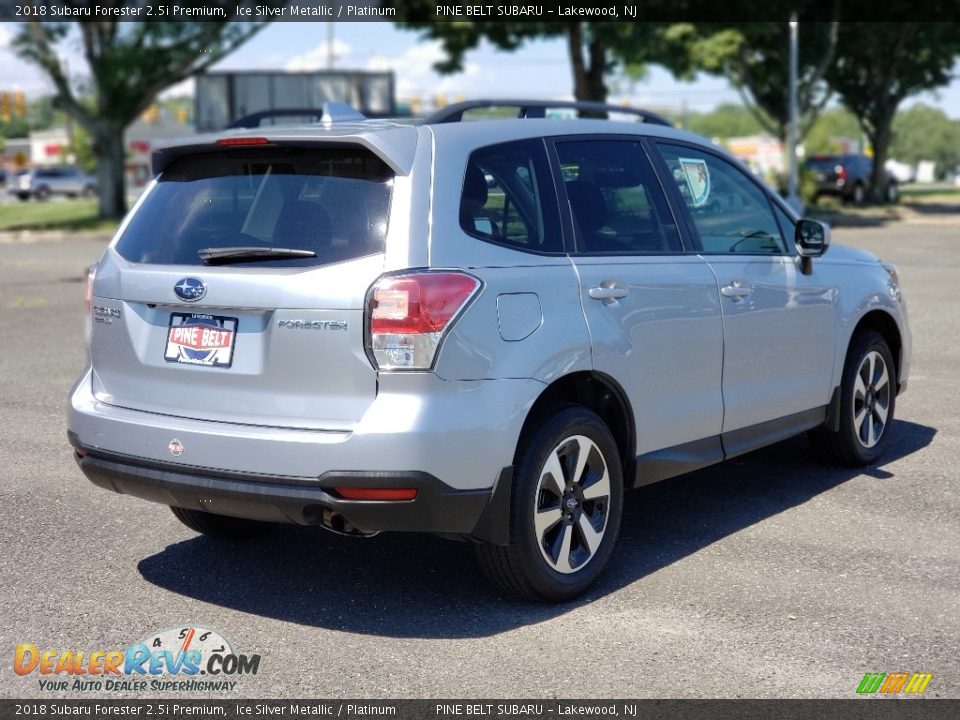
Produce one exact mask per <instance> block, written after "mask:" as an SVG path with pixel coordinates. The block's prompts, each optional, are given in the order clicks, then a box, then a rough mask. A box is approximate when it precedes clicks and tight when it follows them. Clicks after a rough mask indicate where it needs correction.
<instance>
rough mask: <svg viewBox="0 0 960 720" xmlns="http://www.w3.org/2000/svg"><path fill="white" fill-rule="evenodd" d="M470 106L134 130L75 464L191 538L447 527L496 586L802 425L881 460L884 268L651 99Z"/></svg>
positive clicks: (835, 444) (888, 284)
mask: <svg viewBox="0 0 960 720" xmlns="http://www.w3.org/2000/svg"><path fill="white" fill-rule="evenodd" d="M498 104H499V103H498ZM484 105H485V104H484V103H482V102H477V103H467V104H461V105H457V106H453V107H451V108H448V109H447V110H446V111H443V112H442V113H440V114H438V115H436V116H434V117H432V118H430V119H428V120H427V121H426V122H424V123H422V124H419V125H402V124H396V123H392V122H388V121H372V120H365V119H364V118H363V117H362V116H359V115H357V114H356V113H353V112H351V111H350V110H349V109H347V108H345V107H344V106H330V107H328V108H327V111H326V114H325V116H324V120H323V122H321V123H318V124H315V125H310V126H306V127H298V128H277V129H262V128H261V129H257V130H254V131H251V130H235V131H230V132H227V133H225V134H221V135H217V136H204V137H197V138H195V139H193V140H190V141H189V142H188V143H186V144H181V145H177V146H175V147H169V148H165V149H161V150H158V151H157V152H155V154H154V157H153V167H154V171H155V173H156V179H155V180H154V182H153V183H152V184H151V185H150V187H149V188H148V189H147V190H146V191H145V192H144V193H143V195H142V196H141V198H140V199H139V201H138V202H137V204H136V206H135V207H134V208H133V210H132V211H131V212H130V214H129V215H128V217H127V218H126V219H125V220H124V222H123V223H122V225H121V226H120V228H119V229H118V231H117V233H116V237H115V238H114V239H113V242H112V243H111V244H110V246H109V247H108V248H107V250H106V251H105V252H104V253H103V256H102V257H101V259H100V261H99V262H98V263H97V265H96V266H95V267H94V268H93V269H92V271H91V274H90V278H89V282H88V289H87V302H88V312H89V316H90V322H91V338H90V362H89V366H88V367H87V369H86V370H85V371H84V373H83V375H82V376H81V377H80V379H79V380H78V381H77V384H76V386H75V387H74V388H73V390H72V392H71V396H70V413H69V438H70V442H71V444H72V445H73V447H74V448H75V450H76V458H77V461H78V463H79V465H80V467H81V469H82V470H83V472H84V473H85V474H86V475H87V476H88V477H89V478H90V479H91V480H92V481H93V482H94V483H96V484H97V485H99V486H101V487H104V488H107V489H109V490H113V491H115V492H119V493H125V494H129V495H134V496H137V497H140V498H144V499H147V500H152V501H154V502H159V503H163V504H165V505H169V506H170V507H172V508H173V512H174V513H175V514H176V516H177V517H178V518H179V519H180V520H182V521H183V522H184V523H185V524H186V525H188V526H189V527H191V528H193V529H195V530H197V531H200V532H203V533H207V534H209V535H214V536H221V537H228V538H241V537H248V536H251V535H253V534H255V533H256V532H257V531H259V530H261V529H263V528H266V527H269V523H272V522H292V523H298V524H302V525H319V526H323V527H326V528H327V529H331V530H335V531H337V532H341V533H347V534H358V535H363V534H369V533H375V532H379V531H391V530H392V531H417V532H428V533H436V534H440V535H444V536H449V537H456V538H462V539H468V540H470V541H472V542H473V543H475V546H476V550H477V557H478V558H479V561H480V565H481V567H482V568H483V570H484V572H485V573H486V575H487V576H488V577H489V578H490V579H491V580H492V581H493V582H494V583H495V584H496V585H497V586H498V587H499V588H500V589H502V590H504V591H506V592H509V593H513V594H517V595H520V596H524V597H529V598H535V599H541V600H564V599H568V598H571V597H574V596H576V595H577V594H578V593H581V592H582V591H584V590H585V589H586V588H587V587H588V586H589V585H590V584H591V583H592V582H593V581H594V580H595V578H596V577H597V576H598V575H599V574H600V572H601V570H602V569H603V567H604V565H605V564H606V563H607V561H608V559H609V558H610V555H611V552H612V551H613V548H614V544H615V541H616V537H617V531H618V529H619V525H620V517H621V508H622V504H623V492H624V490H626V489H629V488H634V487H637V486H641V485H645V484H647V483H652V482H656V481H658V480H662V479H664V478H668V477H671V476H675V475H679V474H681V473H684V472H687V471H690V470H693V469H696V468H700V467H703V466H706V465H709V464H711V463H717V462H720V461H722V460H724V459H726V458H730V457H733V456H736V455H740V454H742V453H746V452H749V451H751V450H754V449H756V448H759V447H761V446H764V445H768V444H770V443H774V442H777V441H779V440H782V439H784V438H786V437H789V436H791V435H795V434H798V433H802V432H808V433H809V435H810V438H811V440H812V441H813V444H814V445H815V446H817V447H818V448H820V449H821V450H822V451H823V452H824V454H825V455H826V456H827V457H828V458H831V459H832V460H834V461H836V462H838V463H842V464H845V465H867V464H870V463H872V462H874V461H876V460H877V459H878V458H879V457H880V455H881V453H882V452H883V449H884V446H885V445H886V443H887V441H888V440H889V437H890V434H891V432H893V429H894V425H893V417H894V405H895V402H896V397H897V394H898V393H899V392H901V391H902V390H903V389H904V388H905V386H906V381H907V375H908V370H909V364H910V331H909V329H908V326H907V317H906V309H905V306H904V302H903V299H902V297H901V293H900V288H899V285H898V278H897V272H896V269H895V268H893V267H892V266H890V265H886V264H883V263H881V262H880V261H879V260H877V258H875V257H874V256H873V255H871V254H869V253H866V252H863V251H860V250H854V249H851V248H845V247H837V246H834V247H829V230H828V228H827V227H825V226H824V225H822V224H821V223H819V222H816V221H813V220H807V219H798V218H796V217H795V216H794V214H793V213H792V212H791V210H790V209H789V208H788V207H787V206H786V205H784V204H783V202H782V201H781V200H780V199H779V198H778V197H776V196H775V195H773V194H771V192H769V191H768V190H767V189H766V188H765V187H764V186H763V185H761V184H760V183H758V181H757V180H756V179H755V178H754V176H753V175H752V174H751V173H750V172H749V171H747V170H746V169H744V168H743V166H741V165H740V164H739V163H738V162H737V161H736V160H734V159H733V158H732V157H730V156H729V155H728V154H727V153H725V152H724V151H723V150H721V149H719V148H717V147H716V146H714V145H713V144H711V143H710V142H708V141H706V140H704V139H703V138H700V137H698V136H696V135H692V134H690V133H687V132H683V131H680V130H676V129H674V128H672V127H669V126H668V125H667V124H666V123H665V122H663V121H662V120H660V119H659V118H658V117H656V116H655V115H652V114H650V113H645V112H643V111H639V112H638V113H637V114H638V116H639V120H640V121H639V122H632V121H631V122H614V121H607V120H587V119H572V118H571V119H550V118H549V117H544V116H545V115H547V114H548V113H547V112H546V110H547V109H548V108H547V105H549V106H551V107H553V106H561V105H565V104H563V103H549V104H548V103H523V102H519V103H511V105H512V106H515V107H517V108H518V117H517V119H505V120H504V119H501V120H482V121H476V122H464V121H463V115H464V112H468V113H469V112H470V111H472V109H473V108H475V107H478V106H480V107H482V106H484ZM566 105H567V106H572V107H574V109H578V108H579V109H582V108H583V107H584V106H583V105H582V104H581V105H574V104H566ZM587 109H589V110H597V109H598V108H597V107H596V106H592V105H591V106H587ZM567 110H568V111H569V107H568V108H567ZM617 110H618V111H622V108H617ZM828 247H829V250H830V252H829V253H827V252H826V251H827V250H828ZM825 253H826V255H825Z"/></svg>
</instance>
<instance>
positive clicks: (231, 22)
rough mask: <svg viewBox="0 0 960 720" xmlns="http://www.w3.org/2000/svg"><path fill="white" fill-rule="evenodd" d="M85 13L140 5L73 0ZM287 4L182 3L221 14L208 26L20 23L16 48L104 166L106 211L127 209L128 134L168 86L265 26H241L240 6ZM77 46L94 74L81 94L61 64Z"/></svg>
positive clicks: (279, 1) (278, 0)
mask: <svg viewBox="0 0 960 720" xmlns="http://www.w3.org/2000/svg"><path fill="white" fill-rule="evenodd" d="M71 2H73V3H76V4H78V5H79V4H83V5H84V6H86V7H91V8H92V7H95V6H102V7H104V8H110V9H115V8H117V7H118V6H127V5H129V6H136V7H142V3H141V2H139V1H138V0H96V2H83V3H81V2H80V0H71ZM257 4H259V5H273V6H279V5H283V4H285V3H284V1H283V0H240V1H239V2H235V1H234V0H229V1H224V0H189V1H188V0H182V1H181V2H180V4H179V6H180V7H188V6H196V7H205V8H208V9H209V8H214V7H217V8H221V9H222V10H223V11H224V17H223V18H219V19H217V18H211V17H205V18H204V22H193V21H182V22H173V21H138V22H119V21H116V20H98V21H97V22H80V21H77V22H73V23H69V22H41V21H38V20H31V21H28V22H25V23H23V24H22V25H21V28H20V31H19V34H18V35H17V36H16V38H15V39H14V43H13V46H14V48H15V49H16V50H17V51H18V52H19V54H20V56H21V57H22V58H23V59H24V60H26V61H28V62H30V63H33V64H34V65H36V66H38V67H39V68H40V69H41V70H43V71H44V73H46V75H47V76H48V77H49V79H50V80H51V81H52V82H53V85H54V88H55V89H56V99H55V102H56V105H57V107H58V108H59V109H61V110H63V111H64V112H66V113H67V114H69V115H70V116H71V117H72V118H73V119H74V121H75V122H76V123H77V124H78V125H79V126H81V127H83V128H84V129H85V130H86V131H87V132H88V133H89V134H90V136H91V137H92V138H93V140H94V142H93V147H94V149H95V152H96V155H97V159H98V161H99V162H98V165H99V167H100V212H101V215H103V216H104V217H117V216H119V215H122V214H123V213H124V212H125V211H126V199H125V193H124V189H123V131H124V129H125V128H126V127H127V125H129V124H130V123H131V122H133V121H134V120H135V119H136V117H137V116H138V115H139V114H140V113H141V112H143V110H144V109H146V108H147V107H149V105H150V104H151V103H152V102H153V101H154V99H155V98H156V96H157V95H158V94H159V93H160V92H161V91H162V90H164V89H165V88H167V87H169V86H170V85H173V84H174V83H177V82H179V81H181V80H183V79H184V78H186V77H189V76H191V75H194V74H196V73H199V72H201V71H203V70H205V69H206V68H208V67H209V66H210V65H212V64H213V63H215V62H217V61H218V60H220V59H221V58H222V57H224V56H225V55H227V54H229V53H230V52H232V51H233V50H234V49H235V48H236V47H237V46H239V45H240V44H241V43H243V42H245V41H246V40H247V39H249V38H250V37H251V36H252V35H254V34H255V33H256V32H258V31H259V30H261V29H262V28H264V27H265V26H266V23H263V22H252V21H240V20H238V19H237V18H238V17H239V15H238V12H239V10H240V8H251V7H253V6H254V5H257ZM76 41H79V43H80V45H81V46H82V49H83V54H84V57H85V58H86V61H87V64H88V66H89V67H88V70H89V77H90V79H89V83H90V84H89V87H88V88H80V87H77V86H76V84H75V83H74V82H73V80H72V78H70V77H68V76H67V72H66V70H65V69H64V67H63V66H62V64H61V60H60V54H61V51H62V45H63V43H66V42H76Z"/></svg>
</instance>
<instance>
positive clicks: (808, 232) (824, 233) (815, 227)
mask: <svg viewBox="0 0 960 720" xmlns="http://www.w3.org/2000/svg"><path fill="white" fill-rule="evenodd" d="M794 241H795V242H796V244H797V253H798V254H799V255H800V257H802V258H814V257H820V256H821V255H823V254H824V253H825V252H826V251H827V248H828V247H830V226H829V225H827V224H826V223H822V222H820V221H819V220H811V219H809V218H801V219H800V220H797V232H796V234H795V235H794Z"/></svg>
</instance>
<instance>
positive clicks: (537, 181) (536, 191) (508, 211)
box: [460, 140, 563, 252]
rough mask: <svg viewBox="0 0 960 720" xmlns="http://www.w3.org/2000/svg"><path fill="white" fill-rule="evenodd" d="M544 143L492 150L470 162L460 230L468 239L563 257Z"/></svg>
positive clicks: (521, 143)
mask: <svg viewBox="0 0 960 720" xmlns="http://www.w3.org/2000/svg"><path fill="white" fill-rule="evenodd" d="M556 205H557V203H556V199H555V196H554V193H553V186H552V180H551V177H550V169H549V166H548V164H547V158H546V153H545V151H544V148H543V143H542V142H540V141H537V140H521V141H519V142H510V143H504V144H502V145H492V146H490V147H486V148H482V149H480V150H477V151H476V152H474V153H473V154H472V155H471V156H470V159H469V160H468V162H467V167H466V171H465V174H464V179H463V192H462V194H461V197H460V227H461V228H462V229H463V231H464V232H466V233H467V234H468V235H472V236H473V237H476V238H479V239H481V240H486V241H489V242H495V243H498V244H502V245H507V246H510V247H514V248H516V249H518V250H528V251H534V252H561V251H562V250H563V246H562V243H561V237H560V220H559V217H558V215H557V210H556Z"/></svg>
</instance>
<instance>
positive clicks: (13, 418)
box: [0, 216, 960, 698]
mask: <svg viewBox="0 0 960 720" xmlns="http://www.w3.org/2000/svg"><path fill="white" fill-rule="evenodd" d="M956 217H958V218H960V216H956ZM834 242H841V243H849V244H853V245H857V246H860V247H863V248H866V249H869V250H872V251H874V252H876V253H878V254H879V255H880V256H882V257H883V258H884V259H885V260H889V261H892V262H895V263H897V264H898V265H899V266H900V270H901V277H902V282H903V286H904V290H905V293H906V295H907V298H908V302H909V306H910V314H911V323H912V327H913V334H914V365H913V373H912V376H911V379H910V388H909V390H908V392H907V393H906V394H905V395H903V396H902V397H901V398H900V399H899V402H898V406H897V415H898V420H897V423H896V426H895V437H894V438H893V442H892V445H891V447H890V448H889V453H888V456H887V457H886V458H885V460H884V461H883V463H882V464H879V465H877V466H875V467H871V468H868V469H867V470H866V471H864V472H855V471H849V470H836V469H833V468H830V467H827V466H825V465H823V464H821V463H820V462H819V461H818V460H816V459H815V458H814V457H813V456H812V454H811V453H810V452H809V451H808V448H807V445H806V442H805V441H804V439H802V438H798V439H794V440H789V441H787V442H784V443H781V444H779V445H777V446H775V447H772V448H769V449H766V450H763V451H760V452H758V453H754V454H751V455H748V456H745V457H742V458H739V459H737V460H735V461H732V462H730V463H727V464H725V465H721V466H718V467H714V468H708V469H706V470H703V471H700V472H697V473H694V474H692V475H688V476H685V477H681V478H676V479H674V480H669V481H666V482H663V483H660V484H658V485H655V486H651V487H648V488H645V489H643V490H640V491H636V492H634V493H631V494H628V496H627V503H626V510H625V518H624V525H623V531H622V534H621V539H620V543H619V546H618V549H617V550H616V552H615V555H614V557H613V559H612V561H611V563H610V566H609V570H608V571H607V572H606V574H605V575H604V576H603V577H602V579H601V582H600V583H599V584H598V585H597V586H596V587H595V588H594V589H593V590H592V591H591V592H590V593H589V595H588V596H587V597H585V598H584V599H582V600H581V601H578V602H574V603H571V604H568V605H563V606H537V605H531V604H527V603H522V602H517V601H513V600H505V599H502V598H500V597H498V596H497V595H495V594H494V593H493V592H492V591H491V590H490V589H489V588H488V587H487V585H486V584H485V583H484V582H483V580H482V578H480V577H479V576H478V575H479V571H478V569H477V567H476V565H475V563H474V560H473V557H472V553H471V552H470V548H469V546H467V545H466V544H461V543H455V542H449V541H444V540H440V539H434V538H429V537H418V536H406V535H381V536H378V537H376V538H373V539H368V540H353V539H343V538H339V537H336V536H334V535H331V534H329V533H326V532H324V531H322V530H310V529H304V528H296V527H290V528H279V529H278V530H277V531H275V532H274V533H272V534H271V535H270V536H269V537H268V538H267V539H266V540H261V541H258V542H256V543H253V544H248V545H244V546H228V545H222V544H219V543H217V542H214V541H211V540H208V539H205V538H202V537H198V536H197V535H195V534H194V533H192V532H191V531H190V530H188V529H187V528H185V527H184V526H182V525H181V524H180V523H179V522H178V521H177V520H176V519H175V518H174V517H173V515H172V514H171V513H170V512H169V511H168V510H166V509H165V508H163V507H161V506H158V505H153V504H149V503H145V502H142V501H139V500H136V499H133V498H128V497H123V496H119V495H114V494H112V493H108V492H105V491H102V490H100V489H98V488H95V487H94V486H93V485H91V484H90V483H89V482H88V481H87V480H86V479H84V478H83V476H82V475H81V473H80V472H79V470H78V469H77V468H76V466H75V464H74V461H73V459H72V457H71V451H70V448H69V447H68V445H67V442H66V429H65V399H66V395H67V392H68V389H69V388H70V386H71V384H72V382H73V381H74V379H75V378H76V376H77V375H78V373H79V372H80V370H81V368H82V366H83V363H84V348H83V330H82V322H81V304H82V290H83V286H82V284H81V282H80V276H81V274H82V271H83V268H84V267H85V266H86V265H87V264H89V263H90V262H91V261H92V260H93V259H94V258H95V257H96V256H97V254H98V253H99V251H100V249H101V247H102V243H95V242H90V241H83V242H80V241H70V240H66V241H63V242H40V243H33V244H0V330H2V335H0V337H2V352H0V428H2V435H0V500H2V501H0V507H2V512H3V517H2V520H0V548H2V551H0V696H2V697H19V698H25V697H40V696H45V695H46V696H50V697H73V698H76V697H90V696H91V695H90V694H87V693H84V694H81V693H78V692H55V693H48V692H45V691H42V690H41V689H40V687H39V685H38V675H37V673H33V674H32V675H29V676H26V677H21V676H18V675H16V674H15V673H14V671H13V649H14V646H15V645H17V644H19V643H32V644H35V645H37V646H38V647H39V648H41V649H46V648H49V649H56V650H58V651H60V652H63V651H65V650H74V651H75V650H83V651H85V652H92V651H96V650H116V649H124V648H126V647H128V646H129V645H131V644H132V643H134V642H136V641H138V640H140V639H142V638H144V637H146V636H148V635H150V634H151V633H154V632H155V631H159V630H162V629H164V628H170V627H186V626H201V627H204V628H214V629H217V630H219V631H220V632H222V634H223V635H224V636H226V637H228V638H229V639H230V640H231V641H232V642H233V645H234V648H235V649H238V650H239V651H240V652H244V653H248V654H252V653H258V654H260V655H261V656H262V661H261V663H260V667H259V672H258V674H256V675H247V676H244V677H239V678H237V686H236V687H235V689H234V690H232V691H230V692H227V693H198V694H196V695H192V696H194V697H211V696H212V697H225V698H230V697H287V696H301V695H302V696H312V697H371V698H384V697H386V698H399V697H463V696H471V697H486V698H504V697H520V698H550V697H561V698H563V697H582V698H586V697H637V698H639V697H836V698H849V697H853V696H854V695H855V692H854V691H855V689H856V687H857V685H858V684H859V682H860V680H861V678H862V677H863V675H864V673H866V672H894V671H906V672H929V673H933V675H934V677H933V680H932V681H931V683H930V685H929V686H928V688H927V690H926V693H925V695H926V696H933V697H960V656H958V654H957V648H958V647H960V480H958V477H957V468H958V467H960V441H958V438H960V413H958V412H957V407H958V398H960V352H958V350H960V343H958V340H957V338H958V337H960V312H958V310H960V302H958V294H957V288H958V287H960V283H958V281H957V278H958V276H960V220H955V218H951V217H943V218H937V217H931V218H927V219H922V218H921V219H920V222H916V223H896V224H889V225H881V226H877V227H866V228H850V229H843V228H840V229H837V230H836V231H835V233H834ZM73 679H74V678H70V680H71V682H72V681H73ZM96 694H99V695H103V696H108V695H109V696H115V697H136V696H137V695H138V693H135V692H127V691H123V690H120V691H106V690H103V691H102V692H100V693H94V695H96ZM139 695H146V696H156V695H157V693H149V692H148V693H139ZM188 696H189V694H188Z"/></svg>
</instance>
